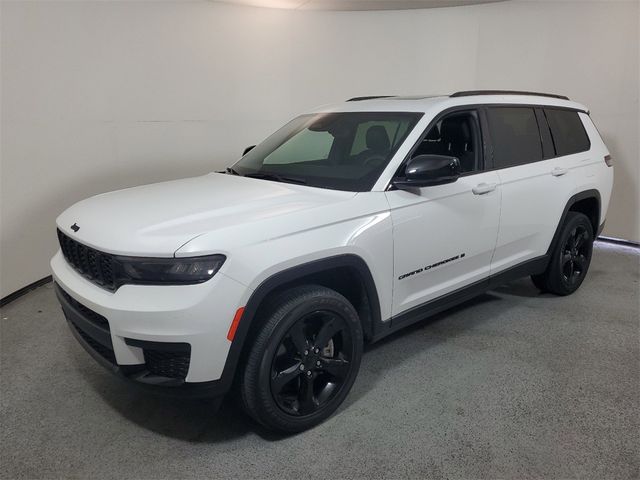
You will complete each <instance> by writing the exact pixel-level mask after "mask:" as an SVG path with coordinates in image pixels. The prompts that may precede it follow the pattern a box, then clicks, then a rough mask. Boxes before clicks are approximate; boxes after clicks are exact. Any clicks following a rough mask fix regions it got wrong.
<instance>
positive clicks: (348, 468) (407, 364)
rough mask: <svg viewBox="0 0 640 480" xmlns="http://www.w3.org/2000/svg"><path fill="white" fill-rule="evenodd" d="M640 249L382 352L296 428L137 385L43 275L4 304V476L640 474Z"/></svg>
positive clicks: (522, 287)
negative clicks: (571, 289)
mask: <svg viewBox="0 0 640 480" xmlns="http://www.w3.org/2000/svg"><path fill="white" fill-rule="evenodd" d="M639 260H640V256H639V251H638V250H634V249H630V248H622V247H612V246H609V245H606V244H600V245H598V246H597V251H596V252H595V255H594V261H593V264H592V267H591V271H590V275H589V276H588V278H587V280H586V281H585V283H584V285H583V286H582V288H581V289H580V290H579V291H578V292H577V293H576V294H574V295H573V296H571V297H566V298H558V297H554V296H549V295H540V294H538V292H537V291H536V290H535V289H534V288H533V287H532V286H531V284H530V283H529V281H528V280H522V281H519V282H516V283H513V284H511V285H510V286H507V287H503V288H501V289H499V290H498V291H495V292H491V293H490V294H487V295H484V296H482V297H480V298H478V299H477V300H475V301H473V302H470V303H468V304H466V305H463V306H461V307H459V308H456V309H455V310H453V311H450V312H447V314H444V315H440V316H438V317H437V318H433V319H430V320H427V321H424V322H422V323H419V324H417V325H416V326H414V327H410V328H409V329H408V330H407V331H403V332H400V333H398V334H396V335H394V336H393V337H391V338H389V339H387V340H385V341H383V342H381V343H380V344H377V345H374V346H372V347H370V348H368V351H367V353H366V355H365V358H364V360H363V363H362V369H361V371H360V376H359V378H358V380H357V382H356V385H355V387H354V390H353V391H352V393H351V395H350V396H349V398H348V400H347V402H346V405H344V406H343V408H341V409H340V410H339V411H338V413H337V414H336V415H335V416H334V417H333V418H332V419H330V420H329V421H328V422H326V423H325V424H323V425H321V426H319V427H317V428H315V429H314V430H312V431H309V432H306V433H304V434H300V435H297V436H293V437H280V436H274V435H272V434H270V433H269V432H265V431H264V430H263V429H261V428H259V427H258V426H256V425H255V424H253V423H252V422H250V421H249V420H247V419H246V418H245V417H244V415H243V414H242V412H241V411H240V410H239V409H238V408H237V407H236V405H234V403H233V401H229V402H227V403H226V404H225V405H224V406H223V408H222V410H221V411H220V412H219V413H218V414H214V413H212V412H211V411H210V409H209V406H208V404H207V403H205V402H202V401H191V402H185V401H175V400H168V399H162V398H156V397H149V396H145V395H143V394H140V393H137V392H135V391H131V390H130V389H128V388H126V386H125V385H123V384H121V383H120V381H118V380H117V379H115V378H113V377H111V376H110V374H108V373H107V372H106V371H103V370H102V368H101V367H99V366H98V365H97V364H96V363H95V362H94V361H93V359H91V358H90V357H89V356H88V355H87V354H86V353H85V352H84V351H83V350H82V348H81V347H80V346H79V345H78V344H77V343H76V341H75V340H74V339H73V338H72V336H71V334H70V333H69V332H68V331H67V327H66V325H65V322H64V320H63V318H62V314H61V312H60V309H59V307H58V305H57V304H56V301H55V299H54V295H53V291H52V288H51V285H47V286H44V287H41V288H39V289H38V290H36V291H34V292H32V293H30V294H28V295H27V296H25V297H22V298H21V299H19V300H17V301H15V302H13V303H11V304H9V305H8V306H7V307H6V308H5V309H4V310H3V311H2V317H1V318H2V323H1V327H2V329H1V335H2V337H1V346H2V352H1V360H2V363H1V368H2V370H1V375H2V376H1V381H2V383H1V388H2V398H1V413H2V424H1V426H2V430H1V433H0V438H1V440H2V444H1V457H0V460H1V465H0V477H2V478H83V479H85V478H91V477H94V478H177V477H180V478H188V477H209V478H214V477H215V478H254V477H255V478H258V477H259V478H322V479H341V478H365V477H366V478H378V477H386V478H399V477H413V478H498V477H501V478H534V477H535V478H594V479H605V478H607V479H608V478H638V474H639V465H640V458H639V456H640V454H639V451H640V440H639V428H640V425H639V423H640V421H639V420H640V419H639V413H638V412H639V411H640V399H639V393H640V388H639V382H640V330H639V327H640V320H639V298H638V295H639V285H638V278H639V271H638V269H639Z"/></svg>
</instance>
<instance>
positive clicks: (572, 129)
mask: <svg viewBox="0 0 640 480" xmlns="http://www.w3.org/2000/svg"><path fill="white" fill-rule="evenodd" d="M544 114H545V116H546V117H547V122H548V123H549V128H550V129H551V137H552V139H553V144H554V146H555V149H556V155H557V156H563V155H571V154H574V153H580V152H586V151H587V150H589V149H590V148H591V142H590V141H589V136H588V135H587V132H586V131H585V129H584V125H583V124H582V120H580V116H579V115H578V112H576V111H572V110H560V109H557V108H545V109H544Z"/></svg>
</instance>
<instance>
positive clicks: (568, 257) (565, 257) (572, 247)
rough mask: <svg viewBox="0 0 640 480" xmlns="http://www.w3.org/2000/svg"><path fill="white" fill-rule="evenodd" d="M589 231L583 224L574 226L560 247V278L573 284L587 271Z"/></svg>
mask: <svg viewBox="0 0 640 480" xmlns="http://www.w3.org/2000/svg"><path fill="white" fill-rule="evenodd" d="M589 239H590V235H589V232H587V229H586V228H585V227H584V226H583V225H578V226H576V227H575V228H574V229H573V230H571V233H569V236H568V237H567V240H566V241H565V243H564V246H563V248H562V257H561V261H562V278H563V279H564V281H565V282H567V283H569V284H571V285H575V284H576V283H577V282H578V281H580V280H582V277H583V276H584V274H585V273H586V271H587V257H588V256H589V255H590V245H589V243H588V241H589Z"/></svg>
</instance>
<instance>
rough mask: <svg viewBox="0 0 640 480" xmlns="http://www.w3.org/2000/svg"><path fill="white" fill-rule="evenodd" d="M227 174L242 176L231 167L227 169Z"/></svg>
mask: <svg viewBox="0 0 640 480" xmlns="http://www.w3.org/2000/svg"><path fill="white" fill-rule="evenodd" d="M226 173H228V174H229V175H239V176H241V175H240V174H239V173H238V172H237V171H236V170H234V169H233V168H231V167H227V169H226Z"/></svg>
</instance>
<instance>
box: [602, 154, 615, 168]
mask: <svg viewBox="0 0 640 480" xmlns="http://www.w3.org/2000/svg"><path fill="white" fill-rule="evenodd" d="M604 163H606V164H607V167H613V159H612V158H611V155H605V156H604Z"/></svg>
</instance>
